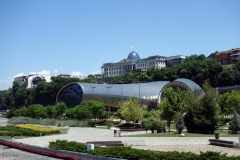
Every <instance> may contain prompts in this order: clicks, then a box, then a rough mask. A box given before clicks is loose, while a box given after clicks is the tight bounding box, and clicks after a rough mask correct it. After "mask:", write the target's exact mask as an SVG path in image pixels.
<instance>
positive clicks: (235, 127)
mask: <svg viewBox="0 0 240 160" xmlns="http://www.w3.org/2000/svg"><path fill="white" fill-rule="evenodd" d="M229 130H230V131H232V132H233V133H237V132H238V131H239V130H240V115H239V114H238V113H237V112H236V111H234V113H233V115H232V117H231V119H230V122H229Z"/></svg>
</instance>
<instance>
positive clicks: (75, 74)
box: [71, 71, 85, 78]
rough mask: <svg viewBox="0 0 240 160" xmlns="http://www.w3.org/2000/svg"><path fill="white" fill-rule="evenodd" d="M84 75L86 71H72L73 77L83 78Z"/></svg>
mask: <svg viewBox="0 0 240 160" xmlns="http://www.w3.org/2000/svg"><path fill="white" fill-rule="evenodd" d="M84 76H85V73H81V72H79V71H74V72H72V73H71V77H77V78H83V77H84Z"/></svg>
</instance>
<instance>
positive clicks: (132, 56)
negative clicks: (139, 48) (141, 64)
mask: <svg viewBox="0 0 240 160" xmlns="http://www.w3.org/2000/svg"><path fill="white" fill-rule="evenodd" d="M127 59H130V60H132V61H135V62H137V61H139V60H140V56H139V55H138V53H137V52H135V51H132V52H131V53H129V55H128V57H127Z"/></svg>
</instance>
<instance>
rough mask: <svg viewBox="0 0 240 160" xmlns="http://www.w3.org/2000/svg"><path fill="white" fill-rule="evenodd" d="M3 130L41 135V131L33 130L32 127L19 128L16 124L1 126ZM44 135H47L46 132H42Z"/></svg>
mask: <svg viewBox="0 0 240 160" xmlns="http://www.w3.org/2000/svg"><path fill="white" fill-rule="evenodd" d="M0 130H1V131H9V132H21V133H22V135H23V136H40V133H41V132H39V131H33V130H30V129H24V128H17V127H14V126H6V127H0ZM42 135H45V133H42Z"/></svg>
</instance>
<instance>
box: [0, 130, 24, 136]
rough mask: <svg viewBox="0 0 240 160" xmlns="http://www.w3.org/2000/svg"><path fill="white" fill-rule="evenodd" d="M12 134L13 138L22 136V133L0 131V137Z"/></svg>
mask: <svg viewBox="0 0 240 160" xmlns="http://www.w3.org/2000/svg"><path fill="white" fill-rule="evenodd" d="M12 134H13V135H14V136H22V135H23V133H22V132H15V131H2V130H0V136H11V135H12Z"/></svg>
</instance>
